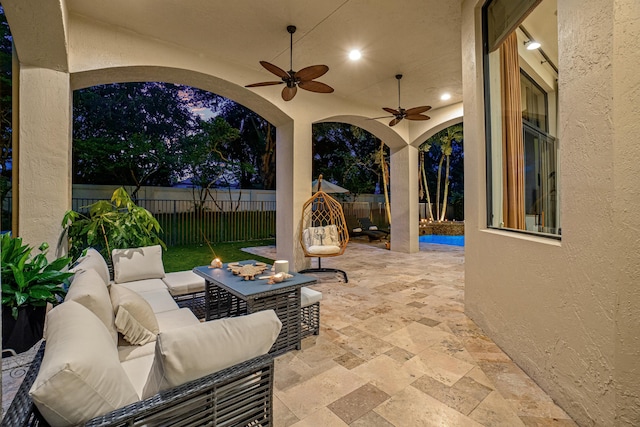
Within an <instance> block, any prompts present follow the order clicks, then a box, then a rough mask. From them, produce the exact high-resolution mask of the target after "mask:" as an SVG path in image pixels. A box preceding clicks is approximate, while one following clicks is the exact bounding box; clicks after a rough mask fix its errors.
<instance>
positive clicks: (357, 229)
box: [352, 227, 362, 233]
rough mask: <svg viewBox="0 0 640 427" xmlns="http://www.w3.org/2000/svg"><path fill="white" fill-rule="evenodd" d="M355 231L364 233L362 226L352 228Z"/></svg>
mask: <svg viewBox="0 0 640 427" xmlns="http://www.w3.org/2000/svg"><path fill="white" fill-rule="evenodd" d="M352 231H353V232H354V233H362V228H360V227H358V228H354V229H353V230H352Z"/></svg>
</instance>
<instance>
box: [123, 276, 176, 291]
mask: <svg viewBox="0 0 640 427" xmlns="http://www.w3.org/2000/svg"><path fill="white" fill-rule="evenodd" d="M118 284H119V285H120V286H124V287H125V288H129V289H131V290H132V291H135V292H137V293H139V294H140V293H142V292H150V291H166V290H167V285H166V284H165V283H164V282H163V280H162V279H144V280H133V281H131V282H124V283H118Z"/></svg>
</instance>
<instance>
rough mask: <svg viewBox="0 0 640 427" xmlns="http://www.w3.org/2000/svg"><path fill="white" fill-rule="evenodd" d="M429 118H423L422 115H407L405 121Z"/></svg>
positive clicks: (426, 117)
mask: <svg viewBox="0 0 640 427" xmlns="http://www.w3.org/2000/svg"><path fill="white" fill-rule="evenodd" d="M430 118H431V117H429V116H423V115H422V114H407V115H406V116H405V119H407V120H429V119H430Z"/></svg>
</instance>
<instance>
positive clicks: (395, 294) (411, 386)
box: [248, 241, 576, 427]
mask: <svg viewBox="0 0 640 427" xmlns="http://www.w3.org/2000/svg"><path fill="white" fill-rule="evenodd" d="M420 249H421V250H420V252H419V253H415V254H402V253H396V252H390V251H387V250H385V249H383V248H382V245H381V244H379V245H369V244H366V243H365V242H362V243H360V242H358V241H355V242H354V241H352V242H350V243H349V246H348V248H347V250H346V252H345V254H344V255H343V256H340V257H335V258H324V259H323V262H322V265H323V267H335V268H341V269H343V270H346V271H347V273H348V275H349V283H342V282H341V281H340V279H339V277H337V276H334V275H332V274H326V273H325V274H321V275H320V274H319V275H317V277H318V278H319V282H318V283H317V284H316V285H314V286H312V287H313V288H314V289H316V290H319V291H321V292H322V294H323V300H322V302H321V309H320V324H321V330H320V335H319V336H314V337H309V338H306V339H305V340H303V345H302V347H303V348H302V350H300V351H293V352H289V353H287V354H284V355H282V356H280V357H278V358H277V359H276V370H275V396H274V413H275V426H277V427H287V426H296V427H302V426H309V427H316V426H323V427H324V426H354V427H365V426H366V427H370V426H397V427H400V426H508V427H516V426H536V427H541V426H563V427H564V426H575V425H576V424H575V423H574V422H573V421H572V420H571V419H570V418H569V416H568V415H567V414H566V413H565V412H564V411H563V410H562V409H560V408H559V407H558V406H556V405H555V404H554V402H553V401H552V400H551V398H550V397H549V396H548V395H547V394H546V393H545V392H543V391H542V390H541V389H540V388H539V387H538V386H537V385H536V384H535V383H534V382H533V381H532V380H531V379H530V378H529V377H528V376H527V375H526V374H525V373H524V372H523V371H522V370H521V369H520V368H519V367H518V366H517V365H516V364H515V363H513V362H512V361H511V359H510V358H509V357H508V356H507V355H506V354H505V353H503V352H502V351H501V350H500V348H499V347H498V346H497V345H496V344H494V343H493V342H492V341H491V339H489V338H488V337H487V336H486V335H484V333H483V332H482V330H480V329H479V328H478V326H476V325H475V323H474V322H472V321H471V320H470V319H469V318H468V317H466V316H465V314H464V249H463V248H458V247H454V246H444V245H428V244H421V246H420ZM248 251H250V252H252V253H255V254H258V255H263V256H266V257H268V258H274V256H275V248H274V247H262V248H250V249H248ZM313 262H314V265H315V262H316V260H314V261H313Z"/></svg>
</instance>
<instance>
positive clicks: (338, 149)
mask: <svg viewBox="0 0 640 427" xmlns="http://www.w3.org/2000/svg"><path fill="white" fill-rule="evenodd" d="M378 144H379V142H378V139H377V138H376V137H374V136H373V135H371V134H370V133H369V132H367V131H365V130H363V129H361V128H359V127H357V126H351V125H348V124H344V123H318V124H315V125H313V170H312V173H313V176H314V177H317V176H318V175H319V174H322V175H323V177H324V179H325V180H328V181H332V182H336V183H339V184H340V185H341V186H343V187H345V188H347V189H348V190H349V191H350V193H351V194H352V195H354V196H356V197H357V195H358V194H362V193H373V192H374V191H375V189H376V184H378V183H380V181H381V179H382V172H381V169H380V167H379V165H377V164H376V155H377V152H378ZM385 150H386V149H385ZM385 153H386V151H385Z"/></svg>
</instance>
